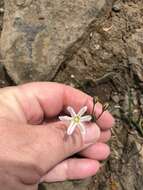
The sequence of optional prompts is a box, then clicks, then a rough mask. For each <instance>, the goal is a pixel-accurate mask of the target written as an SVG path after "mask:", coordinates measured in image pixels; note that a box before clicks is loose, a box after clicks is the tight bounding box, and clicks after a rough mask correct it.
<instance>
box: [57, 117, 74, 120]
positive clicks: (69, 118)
mask: <svg viewBox="0 0 143 190" xmlns="http://www.w3.org/2000/svg"><path fill="white" fill-rule="evenodd" d="M59 119H60V120H61V121H71V120H72V118H71V117H69V116H59Z"/></svg>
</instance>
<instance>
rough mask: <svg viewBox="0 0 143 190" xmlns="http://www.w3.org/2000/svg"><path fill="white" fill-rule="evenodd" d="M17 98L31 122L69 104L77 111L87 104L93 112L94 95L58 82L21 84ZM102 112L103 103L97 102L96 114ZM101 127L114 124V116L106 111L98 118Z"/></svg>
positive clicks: (51, 115)
mask: <svg viewBox="0 0 143 190" xmlns="http://www.w3.org/2000/svg"><path fill="white" fill-rule="evenodd" d="M18 89H19V93H17V99H18V102H19V103H20V105H21V106H22V110H23V111H24V114H25V116H26V119H27V120H28V121H29V122H30V123H36V122H39V121H41V119H42V118H43V116H44V115H45V116H46V117H54V116H57V115H58V114H59V113H60V112H61V111H62V110H65V109H66V108H67V107H68V106H72V107H73V108H74V109H75V111H76V112H77V111H78V110H79V109H80V108H81V107H83V106H85V105H86V106H87V107H88V112H89V113H91V112H92V108H93V101H92V97H91V96H89V95H87V94H85V93H83V92H81V91H79V90H77V89H74V88H72V87H70V86H66V85H62V84H58V83H48V82H39V83H29V84H25V85H22V86H20V87H19V88H18ZM100 112H101V104H96V106H95V114H96V115H98V114H100ZM98 124H99V126H100V127H101V128H104V129H107V128H110V127H112V126H113V125H114V118H113V117H112V116H111V114H109V112H107V111H106V112H105V113H104V114H103V115H102V117H101V118H100V119H99V120H98Z"/></svg>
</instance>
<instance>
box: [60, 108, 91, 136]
mask: <svg viewBox="0 0 143 190" xmlns="http://www.w3.org/2000/svg"><path fill="white" fill-rule="evenodd" d="M67 110H68V112H69V113H70V115H71V117H69V116H60V117H59V119H60V120H61V121H69V122H70V124H69V127H68V130H67V134H68V135H72V133H73V132H74V130H75V128H76V127H79V129H80V131H81V133H82V134H85V133H86V129H85V126H84V125H83V122H88V121H90V120H91V118H92V117H91V115H85V116H83V114H84V113H85V112H86V111H87V106H84V107H83V108H81V109H80V111H79V112H78V113H77V114H76V113H75V111H74V109H73V108H72V107H67Z"/></svg>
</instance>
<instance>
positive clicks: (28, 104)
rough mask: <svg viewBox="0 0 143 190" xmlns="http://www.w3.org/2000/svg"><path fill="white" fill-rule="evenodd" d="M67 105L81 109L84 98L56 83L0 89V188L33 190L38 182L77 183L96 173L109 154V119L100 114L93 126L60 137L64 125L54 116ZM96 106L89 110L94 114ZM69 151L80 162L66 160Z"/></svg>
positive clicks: (98, 106) (99, 108) (86, 101)
mask: <svg viewBox="0 0 143 190" xmlns="http://www.w3.org/2000/svg"><path fill="white" fill-rule="evenodd" d="M69 105H70V106H72V107H73V108H74V109H75V110H76V111H78V110H79V109H80V108H81V107H83V106H84V105H86V106H87V107H88V112H89V113H91V111H92V107H93V101H92V98H91V97H90V96H88V95H87V94H85V93H82V92H81V91H79V90H76V89H74V88H72V87H69V86H65V85H62V84H57V83H48V82H40V83H29V84H25V85H21V86H17V87H7V88H5V89H0V186H1V187H3V189H5V190H13V189H14V190H37V189H38V184H39V183H40V182H42V181H46V182H51V181H63V180H67V179H82V178H85V177H88V176H92V175H94V174H96V172H97V171H98V170H99V168H100V163H99V161H100V160H103V159H106V158H107V156H108V155H109V153H110V150H109V147H108V146H107V145H106V144H105V142H106V141H108V140H109V139H110V136H111V133H110V128H111V127H112V126H113V125H114V119H113V117H112V116H111V115H110V113H109V112H108V111H105V112H104V113H103V114H102V116H101V117H100V119H99V120H98V121H97V123H96V124H95V123H90V124H88V125H87V126H86V128H87V133H86V135H85V136H84V137H82V135H81V133H80V131H79V130H78V129H76V130H75V132H74V133H73V134H72V136H69V137H68V138H66V139H65V134H66V130H67V127H68V126H66V124H65V123H63V122H61V121H59V120H58V119H57V116H58V115H59V114H60V113H61V112H64V111H65V110H66V107H67V106H69ZM101 111H102V105H101V104H99V103H97V104H96V106H95V114H96V116H98V115H100V113H101ZM75 153H78V154H79V155H80V158H74V157H71V156H72V155H74V154H75Z"/></svg>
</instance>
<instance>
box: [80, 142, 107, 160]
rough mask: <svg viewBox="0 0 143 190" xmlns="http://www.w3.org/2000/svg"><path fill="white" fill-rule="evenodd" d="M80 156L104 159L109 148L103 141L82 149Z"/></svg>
mask: <svg viewBox="0 0 143 190" xmlns="http://www.w3.org/2000/svg"><path fill="white" fill-rule="evenodd" d="M79 154H80V155H81V156H84V157H86V158H90V159H95V160H105V159H106V158H107V157H108V156H109V155H110V148H109V146H108V145H106V144H104V143H96V144H94V145H91V146H90V147H88V148H86V149H84V150H82V151H81V152H80V153H79Z"/></svg>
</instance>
